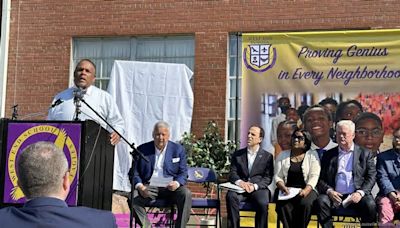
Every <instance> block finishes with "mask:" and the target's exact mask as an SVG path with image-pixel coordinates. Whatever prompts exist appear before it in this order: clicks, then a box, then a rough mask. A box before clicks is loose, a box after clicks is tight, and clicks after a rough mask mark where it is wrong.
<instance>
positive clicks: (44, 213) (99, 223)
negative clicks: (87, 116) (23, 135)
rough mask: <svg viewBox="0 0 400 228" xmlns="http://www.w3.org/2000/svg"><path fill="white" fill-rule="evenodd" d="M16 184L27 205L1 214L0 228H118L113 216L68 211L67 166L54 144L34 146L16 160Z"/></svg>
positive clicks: (78, 209)
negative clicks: (66, 201) (66, 200)
mask: <svg viewBox="0 0 400 228" xmlns="http://www.w3.org/2000/svg"><path fill="white" fill-rule="evenodd" d="M17 174H18V184H19V186H20V187H21V189H22V191H23V193H24V194H25V196H26V198H27V199H28V201H27V202H26V203H25V205H24V207H22V208H15V207H6V208H3V209H1V210H0V223H1V225H0V227H3V228H8V227H10V228H11V227H12V228H14V227H47V228H52V227H54V228H61V227H65V228H69V227H78V228H79V227H82V228H87V227H93V228H101V227H117V224H116V223H115V217H114V215H113V214H112V213H111V212H109V211H101V210H96V209H92V208H85V207H68V206H67V204H66V203H65V202H64V200H65V199H66V197H67V196H68V193H69V190H70V182H69V172H68V162H67V158H66V157H65V154H64V152H63V151H61V150H60V149H58V148H57V147H56V146H55V145H54V144H53V143H49V142H37V143H34V144H32V145H30V146H28V147H27V148H25V149H24V150H23V151H22V152H21V153H20V154H19V155H18V158H17Z"/></svg>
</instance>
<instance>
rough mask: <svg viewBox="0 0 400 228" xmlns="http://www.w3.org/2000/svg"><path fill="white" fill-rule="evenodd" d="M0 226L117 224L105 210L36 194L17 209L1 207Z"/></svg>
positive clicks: (105, 227) (60, 227) (57, 227)
mask: <svg viewBox="0 0 400 228" xmlns="http://www.w3.org/2000/svg"><path fill="white" fill-rule="evenodd" d="M0 227H3V228H9V227H10V228H11V227H12V228H14V227H38V228H39V227H40V228H42V227H43V228H53V227H54V228H70V227H74V228H80V227H81V228H88V227H93V228H108V227H117V224H116V222H115V217H114V215H113V214H112V213H111V212H109V211H102V210H97V209H93V208H87V207H68V206H67V204H66V203H65V202H64V201H62V200H60V199H56V198H51V197H39V198H35V199H32V200H30V201H28V202H26V203H25V205H24V206H23V207H21V208H16V207H6V208H3V209H1V210H0Z"/></svg>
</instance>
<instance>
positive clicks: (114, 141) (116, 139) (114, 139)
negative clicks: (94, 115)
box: [110, 132, 121, 146]
mask: <svg viewBox="0 0 400 228" xmlns="http://www.w3.org/2000/svg"><path fill="white" fill-rule="evenodd" d="M119 140H121V137H120V136H119V135H118V134H117V133H116V132H113V133H111V134H110V143H111V144H112V145H114V146H115V145H116V144H117V143H119Z"/></svg>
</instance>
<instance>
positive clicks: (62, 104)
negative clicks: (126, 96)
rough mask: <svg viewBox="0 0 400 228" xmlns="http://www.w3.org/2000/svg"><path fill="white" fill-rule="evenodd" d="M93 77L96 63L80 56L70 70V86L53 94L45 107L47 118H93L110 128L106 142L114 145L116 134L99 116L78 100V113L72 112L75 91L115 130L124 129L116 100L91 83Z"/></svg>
mask: <svg viewBox="0 0 400 228" xmlns="http://www.w3.org/2000/svg"><path fill="white" fill-rule="evenodd" d="M95 80H96V65H95V64H94V63H93V62H92V61H91V60H89V59H82V60H81V61H79V62H78V64H77V65H76V68H75V70H74V86H72V87H70V88H68V89H66V90H64V91H62V92H61V93H59V94H57V95H56V96H55V97H54V99H53V102H52V105H51V107H50V109H49V113H48V116H47V118H48V120H74V119H75V117H78V119H79V120H87V119H89V120H94V121H96V122H97V123H98V124H100V125H101V126H102V127H103V128H105V129H107V130H108V131H109V132H110V142H111V144H113V145H115V144H117V143H118V142H119V141H120V136H119V135H118V134H117V133H116V132H114V131H113V130H112V129H111V128H110V127H108V126H107V124H106V123H105V122H104V121H103V120H101V118H100V117H98V116H97V115H96V114H95V113H94V112H93V111H92V110H90V108H89V107H87V106H86V105H85V104H82V103H81V107H80V111H81V112H80V113H79V114H78V115H76V108H75V107H76V106H75V102H76V99H75V97H76V95H77V94H80V95H81V96H82V98H83V99H84V100H85V101H86V102H87V103H88V104H89V105H90V106H91V107H92V108H93V109H94V110H96V111H97V113H99V114H100V115H101V117H103V118H104V119H105V120H107V121H108V122H109V123H110V124H111V125H112V126H113V127H114V128H115V129H116V130H117V131H118V132H119V133H121V134H123V133H124V120H123V119H122V116H121V114H120V112H119V110H118V107H117V104H116V103H115V101H114V100H113V98H112V97H111V95H110V94H109V93H107V92H106V91H104V90H101V89H99V88H97V87H96V86H95V85H94V82H95Z"/></svg>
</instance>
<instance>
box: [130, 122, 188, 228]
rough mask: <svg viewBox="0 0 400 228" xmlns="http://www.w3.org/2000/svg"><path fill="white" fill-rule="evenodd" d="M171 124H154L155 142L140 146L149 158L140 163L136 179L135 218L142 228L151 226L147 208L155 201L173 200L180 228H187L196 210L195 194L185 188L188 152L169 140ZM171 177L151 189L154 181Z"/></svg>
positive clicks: (137, 163) (139, 161)
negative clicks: (161, 184)
mask: <svg viewBox="0 0 400 228" xmlns="http://www.w3.org/2000/svg"><path fill="white" fill-rule="evenodd" d="M169 136H170V128H169V125H168V123H166V122H164V121H159V122H157V123H156V124H155V125H154V130H153V138H154V141H150V142H148V143H145V144H142V145H140V146H139V147H138V150H139V151H141V152H142V153H143V154H144V156H145V157H147V158H148V159H149V162H146V161H145V160H143V159H142V158H139V160H138V161H137V162H136V165H135V171H134V176H133V184H134V185H135V189H136V190H137V191H135V198H134V200H133V209H134V214H135V217H136V219H137V221H138V223H139V224H140V226H142V227H151V224H150V221H149V219H148V218H147V214H146V210H145V209H144V207H145V205H146V204H148V203H149V202H151V201H152V200H155V199H170V200H171V202H172V203H174V204H176V205H177V207H178V217H177V220H176V227H182V228H183V227H186V223H187V222H188V221H189V217H190V210H191V207H192V193H191V192H190V190H189V189H187V188H186V187H185V184H186V180H187V175H188V173H187V163H186V152H185V149H184V148H183V147H182V146H181V145H179V144H176V143H174V142H172V141H169ZM156 177H157V178H170V179H171V181H170V182H169V183H168V185H167V186H165V187H156V186H149V184H150V179H152V178H156Z"/></svg>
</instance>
